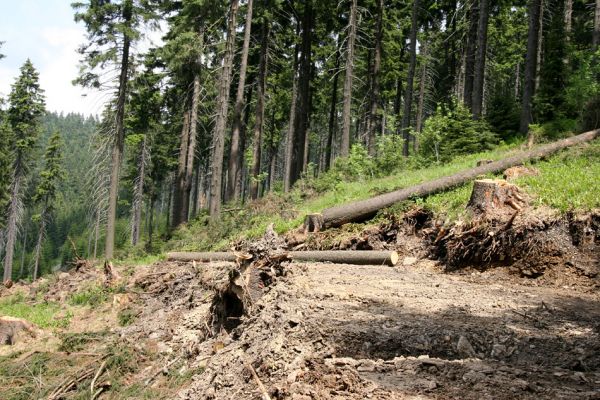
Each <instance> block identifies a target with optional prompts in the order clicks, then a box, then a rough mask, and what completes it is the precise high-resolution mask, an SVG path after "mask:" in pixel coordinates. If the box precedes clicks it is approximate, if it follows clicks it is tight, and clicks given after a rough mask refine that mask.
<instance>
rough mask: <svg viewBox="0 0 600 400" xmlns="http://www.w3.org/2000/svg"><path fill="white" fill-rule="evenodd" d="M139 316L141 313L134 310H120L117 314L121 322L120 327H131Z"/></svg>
mask: <svg viewBox="0 0 600 400" xmlns="http://www.w3.org/2000/svg"><path fill="white" fill-rule="evenodd" d="M138 315H139V312H138V311H136V310H134V309H132V308H124V309H122V310H119V312H118V313H117V320H118V321H119V326H129V325H131V324H132V323H133V322H134V321H135V320H136V318H137V316H138Z"/></svg>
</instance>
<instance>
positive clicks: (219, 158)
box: [209, 0, 238, 219]
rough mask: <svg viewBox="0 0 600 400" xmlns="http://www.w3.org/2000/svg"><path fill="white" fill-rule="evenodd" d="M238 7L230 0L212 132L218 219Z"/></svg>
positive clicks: (213, 208)
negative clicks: (215, 117) (215, 118)
mask: <svg viewBox="0 0 600 400" xmlns="http://www.w3.org/2000/svg"><path fill="white" fill-rule="evenodd" d="M237 9H238V0H232V1H231V8H230V15H229V26H228V28H227V41H226V44H225V54H224V55H223V66H222V69H221V76H220V79H219V96H218V98H217V120H216V122H215V128H214V134H213V150H212V157H211V166H212V174H211V179H210V204H209V214H210V216H211V218H212V219H218V218H219V213H220V212H221V183H222V180H223V176H222V175H223V153H224V151H225V125H226V123H227V111H228V109H229V86H230V84H231V68H232V64H233V55H234V51H233V50H234V49H233V46H234V42H235V28H236V24H235V20H236V14H237Z"/></svg>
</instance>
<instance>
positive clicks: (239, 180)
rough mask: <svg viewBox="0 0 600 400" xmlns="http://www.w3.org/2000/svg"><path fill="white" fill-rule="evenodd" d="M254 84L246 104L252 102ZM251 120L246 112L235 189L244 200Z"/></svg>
mask: <svg viewBox="0 0 600 400" xmlns="http://www.w3.org/2000/svg"><path fill="white" fill-rule="evenodd" d="M252 93H253V90H252V85H251V86H250V87H249V88H248V91H247V92H246V104H250V103H252ZM249 121H250V113H249V112H246V113H244V123H243V124H242V131H241V132H240V151H239V154H238V164H239V166H240V168H239V169H238V172H237V175H236V178H235V191H236V192H237V193H238V197H237V198H238V199H242V202H243V201H244V192H243V190H242V188H243V186H244V185H243V183H244V173H245V171H246V170H247V169H248V168H247V166H245V165H244V152H245V151H246V142H247V140H246V131H247V129H248V123H249Z"/></svg>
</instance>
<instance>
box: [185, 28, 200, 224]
mask: <svg viewBox="0 0 600 400" xmlns="http://www.w3.org/2000/svg"><path fill="white" fill-rule="evenodd" d="M202 36H204V32H202ZM202 36H201V37H202ZM198 63H200V60H198ZM199 102H200V72H196V76H194V92H193V94H192V109H191V112H190V140H189V143H188V148H187V158H186V165H185V176H184V181H183V182H184V183H183V187H184V192H183V209H182V210H181V216H182V217H183V221H182V222H187V221H188V220H189V214H190V212H189V211H190V194H191V191H192V178H193V175H194V160H195V159H196V143H197V135H198V103H199Z"/></svg>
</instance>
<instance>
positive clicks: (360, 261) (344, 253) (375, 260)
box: [167, 250, 399, 265]
mask: <svg viewBox="0 0 600 400" xmlns="http://www.w3.org/2000/svg"><path fill="white" fill-rule="evenodd" d="M287 255H288V256H289V257H290V258H291V259H292V260H297V261H318V262H332V263H342V264H356V265H396V264H397V263H398V260H399V257H398V253H396V252H395V251H375V250H331V251H327V250H324V251H290V252H288V253H287ZM167 259H168V260H169V261H230V262H233V261H236V259H237V256H236V254H235V253H225V252H205V253H202V252H173V253H167Z"/></svg>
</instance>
